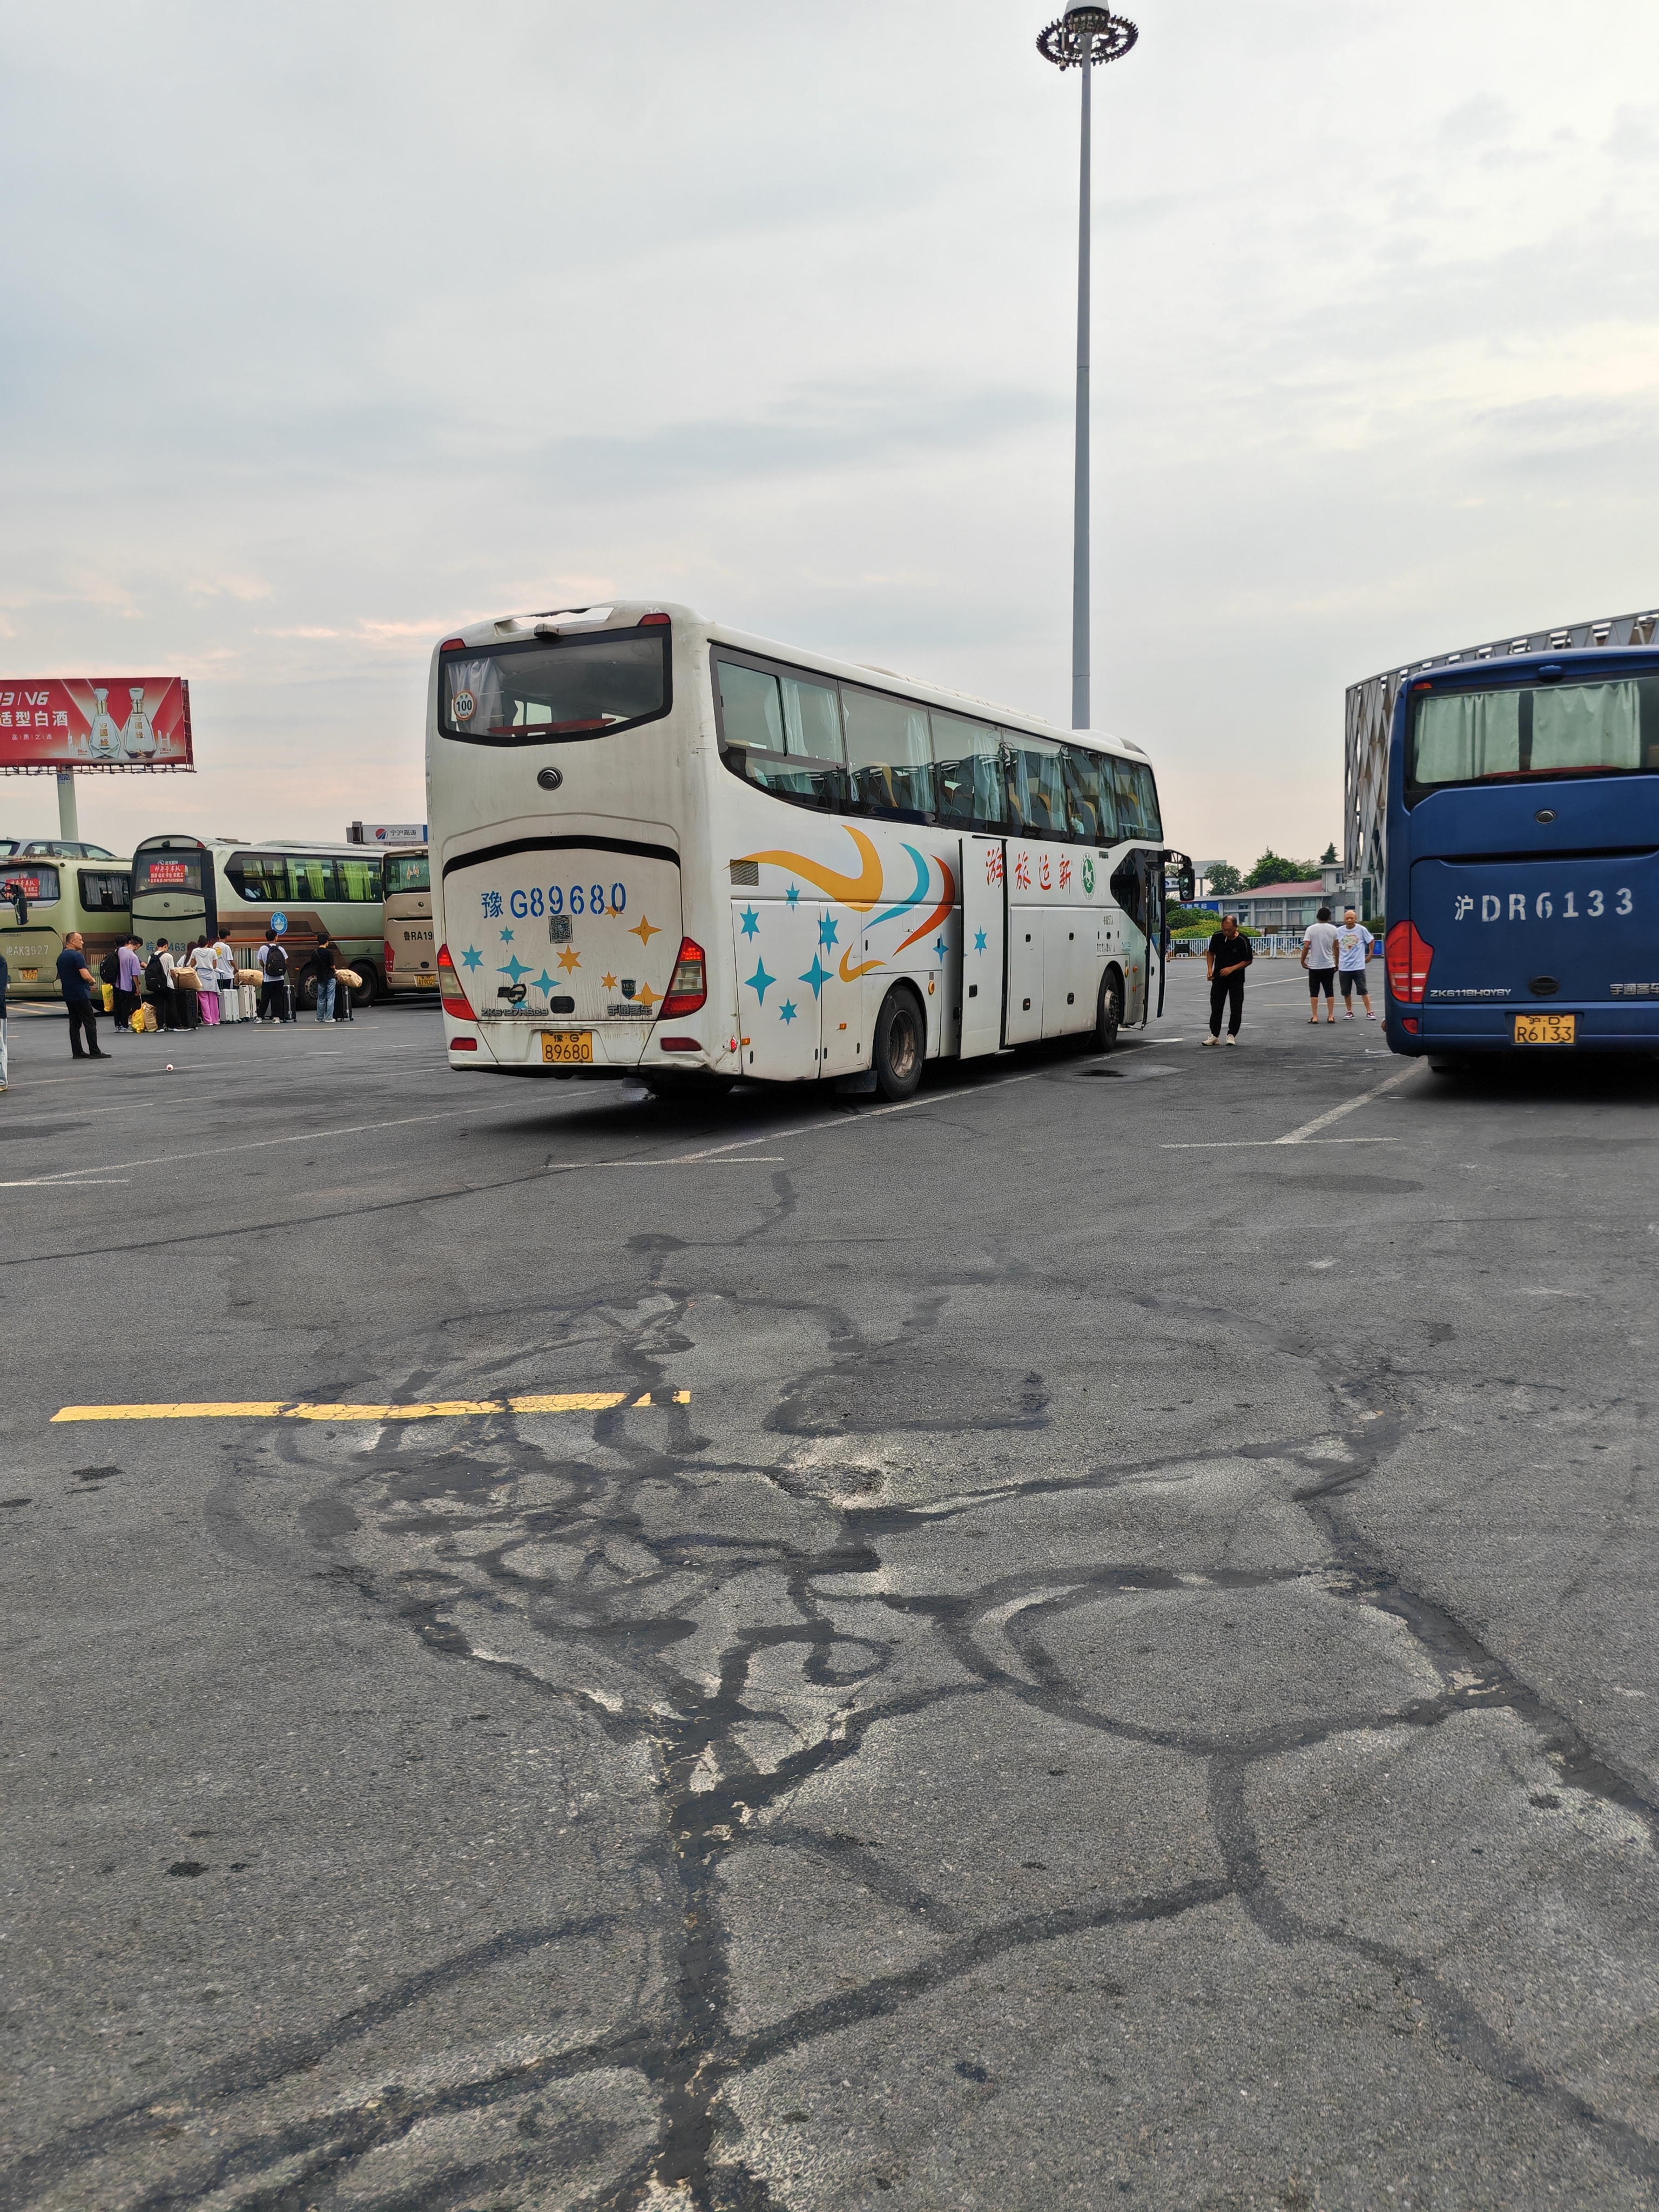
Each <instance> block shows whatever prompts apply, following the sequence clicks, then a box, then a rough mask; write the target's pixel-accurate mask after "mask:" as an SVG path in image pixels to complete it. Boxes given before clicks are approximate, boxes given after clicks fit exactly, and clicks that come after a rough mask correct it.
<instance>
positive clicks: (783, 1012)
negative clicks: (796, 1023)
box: [778, 999, 795, 1022]
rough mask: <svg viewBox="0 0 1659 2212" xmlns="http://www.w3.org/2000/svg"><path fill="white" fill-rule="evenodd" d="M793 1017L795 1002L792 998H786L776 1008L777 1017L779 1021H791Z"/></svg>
mask: <svg viewBox="0 0 1659 2212" xmlns="http://www.w3.org/2000/svg"><path fill="white" fill-rule="evenodd" d="M794 1018H795V1002H794V1000H793V999H786V1000H784V1002H783V1004H782V1005H781V1006H780V1007H779V1008H778V1019H779V1020H780V1021H781V1022H793V1020H794Z"/></svg>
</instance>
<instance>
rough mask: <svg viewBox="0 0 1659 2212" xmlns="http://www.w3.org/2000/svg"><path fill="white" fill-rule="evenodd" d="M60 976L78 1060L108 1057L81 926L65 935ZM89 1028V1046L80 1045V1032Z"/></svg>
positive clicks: (60, 955)
mask: <svg viewBox="0 0 1659 2212" xmlns="http://www.w3.org/2000/svg"><path fill="white" fill-rule="evenodd" d="M58 981H59V982H60V983H61V984H62V985H63V987H64V1011H65V1012H67V1014H68V1015H69V1025H70V1051H71V1052H72V1053H73V1054H74V1055H75V1057H76V1060H107V1059H108V1058H109V1054H107V1053H106V1052H100V1051H99V1049H98V1017H97V1015H96V1014H94V1012H93V1011H92V970H91V969H90V968H88V965H87V951H86V940H85V939H84V938H83V937H82V934H81V933H80V931H79V930H78V929H72V930H70V933H69V935H68V936H67V937H66V938H65V939H64V949H63V951H61V952H60V953H59V954H58ZM82 1030H84V1031H85V1032H86V1039H87V1048H86V1050H85V1051H84V1052H82V1049H81V1034H82Z"/></svg>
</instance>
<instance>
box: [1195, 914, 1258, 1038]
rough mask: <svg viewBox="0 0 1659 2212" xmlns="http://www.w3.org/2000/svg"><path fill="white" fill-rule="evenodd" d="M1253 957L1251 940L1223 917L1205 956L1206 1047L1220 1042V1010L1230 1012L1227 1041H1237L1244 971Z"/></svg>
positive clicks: (1241, 1014) (1242, 1004) (1232, 917)
mask: <svg viewBox="0 0 1659 2212" xmlns="http://www.w3.org/2000/svg"><path fill="white" fill-rule="evenodd" d="M1254 959H1255V952H1254V951H1252V950H1251V947H1250V940H1249V938H1248V937H1246V936H1245V934H1244V933H1243V930H1242V929H1241V928H1240V927H1239V926H1238V923H1237V920H1236V918H1235V917H1234V916H1233V915H1231V914H1230V915H1226V916H1225V918H1224V919H1223V921H1222V924H1221V927H1220V928H1219V929H1218V930H1217V932H1216V933H1215V935H1214V936H1213V937H1212V939H1210V949H1209V951H1208V952H1207V953H1206V955H1205V960H1206V973H1207V974H1208V975H1209V978H1210V1034H1209V1035H1208V1036H1206V1038H1205V1040H1204V1042H1205V1043H1206V1044H1218V1043H1219V1042H1221V1009H1222V1008H1223V1006H1226V1007H1229V1008H1230V1009H1231V1014H1230V1018H1229V1019H1228V1023H1227V1042H1228V1043H1229V1044H1237V1042H1238V1025H1239V1024H1240V1023H1241V1022H1242V1021H1243V1018H1244V970H1245V969H1247V968H1248V967H1249V964H1250V963H1251V961H1252V960H1254Z"/></svg>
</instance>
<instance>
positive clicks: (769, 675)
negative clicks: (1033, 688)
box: [427, 602, 1178, 1098]
mask: <svg viewBox="0 0 1659 2212" xmlns="http://www.w3.org/2000/svg"><path fill="white" fill-rule="evenodd" d="M427 783H428V798H429V817H430V821H431V825H432V827H431V853H432V862H433V866H432V902H433V917H434V921H433V926H434V929H435V934H436V937H437V941H438V945H439V954H438V975H439V984H440V990H441V999H442V1005H443V1012H444V1033H445V1042H446V1046H447V1053H448V1058H449V1062H450V1065H451V1066H454V1067H473V1068H488V1069H489V1070H491V1071H492V1072H495V1073H503V1074H513V1075H532V1074H533V1075H556V1076H566V1077H568V1076H573V1075H586V1076H609V1077H612V1078H615V1077H620V1076H624V1075H632V1076H635V1077H641V1076H642V1077H644V1078H645V1079H647V1081H648V1082H650V1083H652V1084H653V1085H655V1086H656V1087H659V1088H668V1087H671V1086H673V1085H677V1084H683V1083H685V1082H686V1081H687V1080H688V1079H691V1078H693V1077H696V1078H699V1079H702V1082H704V1083H705V1084H708V1083H714V1082H725V1083H728V1084H729V1083H730V1082H732V1081H733V1080H735V1079H737V1078H738V1077H743V1078H745V1079H756V1080H764V1081H773V1082H811V1081H822V1080H823V1079H842V1080H843V1082H844V1083H845V1084H846V1086H847V1087H848V1088H850V1089H859V1090H864V1089H879V1090H880V1091H882V1092H884V1094H885V1095H886V1096H887V1097H890V1098H900V1097H907V1096H908V1094H909V1093H910V1092H911V1091H914V1090H915V1086H916V1085H917V1083H918V1082H919V1081H920V1079H921V1069H922V1064H923V1062H924V1060H931V1059H933V1058H935V1057H945V1058H957V1057H959V1058H963V1059H967V1058H969V1057H972V1056H974V1055H976V1054H987V1053H994V1052H997V1051H1000V1050H1001V1049H1002V1048H1005V1047H1007V1046H1012V1045H1018V1044H1021V1043H1024V1042H1029V1041H1035V1040H1036V1039H1038V1038H1043V1037H1059V1036H1068V1035H1073V1036H1079V1037H1085V1036H1092V1037H1093V1039H1094V1040H1095V1042H1096V1043H1097V1045H1098V1046H1099V1047H1100V1048H1101V1049H1103V1050H1104V1049H1107V1048H1109V1047H1110V1046H1111V1044H1112V1043H1113V1042H1114V1041H1115V1037H1116V1036H1117V1032H1118V1029H1119V1026H1120V1024H1123V1023H1135V1022H1143V1023H1144V1022H1146V1020H1148V1019H1149V1018H1151V1016H1152V1013H1153V1012H1156V1011H1160V1010H1161V1005H1162V999H1163V980H1164V979H1163V961H1164V919H1163V917H1164V869H1165V864H1166V860H1169V859H1170V858H1171V857H1172V856H1170V855H1168V854H1166V853H1165V851H1164V843H1163V831H1162V828H1161V825H1160V822H1159V818H1158V793H1157V788H1156V786H1155V784H1154V782H1153V778H1152V768H1151V765H1150V763H1148V762H1147V760H1146V757H1145V756H1144V754H1143V753H1142V752H1141V751H1140V749H1139V747H1138V746H1136V745H1133V744H1125V743H1122V742H1121V741H1119V740H1117V739H1115V738H1105V737H1101V736H1099V735H1094V734H1088V733H1077V732H1069V731H1061V730H1057V729H1053V728H1050V727H1048V726H1045V725H1044V724H1042V723H1040V722H1037V721H1035V720H1032V719H1031V718H1030V717H1029V716H1024V715H1016V714H1009V713H1006V712H1004V711H1003V710H1001V709H1000V708H992V707H988V706H986V705H984V704H982V703H981V702H978V701H976V700H972V699H969V698H966V697H963V696H960V695H958V694H957V693H955V692H951V691H945V690H940V689H939V688H938V687H937V686H934V685H931V684H913V683H910V682H908V681H907V680H905V679H904V678H900V677H896V676H894V675H891V674H890V673H888V672H886V671H883V670H879V669H874V668H866V667H859V666H854V665H852V664H850V663H846V662H838V661H834V660H830V659H825V658H824V657H823V655H822V654H819V653H805V652H798V651H795V650H793V649H792V648H789V647H783V646H779V645H774V644H770V643H768V642H767V641H764V640H763V639H760V638H756V637H750V636H746V635H744V634H743V633H742V632H741V631H738V630H735V629H727V628H726V626H725V625H724V624H722V623H710V622H705V621H704V620H703V619H702V617H700V616H697V615H696V614H693V613H692V612H691V611H690V609H689V608H685V607H681V606H674V605H665V604H641V603H639V602H634V603H629V604H623V603H618V604H617V605H611V606H605V607H582V608H574V609H569V610H566V611H558V612H554V613H549V614H541V615H535V614H532V615H520V616H513V617H507V618H506V619H504V620H501V621H498V622H483V623H473V624H472V625H471V626H470V627H469V628H467V629H465V630H463V631H459V632H458V633H457V634H456V635H453V636H451V637H447V638H445V639H444V640H443V641H442V643H441V645H439V646H438V647H437V648H436V650H435V653H434V654H433V659H432V674H431V685H430V692H429V698H428V729H427ZM1174 857H1178V856H1174Z"/></svg>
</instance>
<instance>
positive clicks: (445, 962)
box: [438, 945, 478, 1022]
mask: <svg viewBox="0 0 1659 2212" xmlns="http://www.w3.org/2000/svg"><path fill="white" fill-rule="evenodd" d="M438 995H439V997H440V998H441V1000H443V1006H444V1012H446V1013H447V1015H449V1016H450V1018H451V1019H452V1020H454V1021H458V1022H476V1021H477V1018H478V1017H477V1015H476V1014H475V1013H474V1012H473V1011H472V1008H471V1004H470V1003H469V1001H468V1000H467V995H466V993H465V991H464V990H463V989H462V987H461V979H460V977H459V975H457V974H456V973H455V963H454V962H453V960H452V959H451V958H450V957H449V947H448V946H447V945H440V946H439V947H438Z"/></svg>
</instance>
